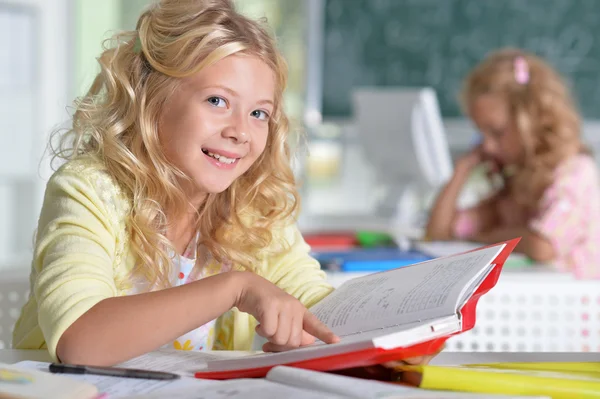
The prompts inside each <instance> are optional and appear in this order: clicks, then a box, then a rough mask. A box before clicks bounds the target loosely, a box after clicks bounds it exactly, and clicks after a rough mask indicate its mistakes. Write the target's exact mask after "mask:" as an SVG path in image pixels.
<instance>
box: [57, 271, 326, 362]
mask: <svg viewBox="0 0 600 399" xmlns="http://www.w3.org/2000/svg"><path fill="white" fill-rule="evenodd" d="M234 306H235V307H238V308H239V309H240V310H241V311H244V312H248V313H250V314H252V315H254V316H255V317H256V318H257V319H258V320H259V321H260V325H259V327H258V328H257V332H258V333H259V334H261V335H262V336H264V337H266V338H268V339H269V341H270V342H273V343H275V344H278V345H285V346H286V347H289V348H291V347H297V346H300V345H301V344H302V343H304V342H308V341H310V340H311V338H312V337H311V335H312V336H315V337H317V338H319V339H323V340H324V341H325V342H327V343H331V342H335V341H337V337H335V336H334V335H333V333H331V332H330V331H329V329H328V328H327V327H325V325H323V324H322V323H321V322H320V321H318V320H317V318H316V317H315V316H313V315H312V314H311V313H309V312H308V311H307V310H306V308H305V307H304V306H303V305H302V304H301V303H300V302H299V301H298V300H297V299H295V298H294V297H292V296H290V295H288V294H286V293H285V292H283V291H282V290H280V289H279V288H277V287H276V286H275V285H273V284H271V283H270V282H268V281H267V280H265V279H263V278H262V277H259V276H257V275H256V274H254V273H251V272H227V273H223V274H220V275H216V276H211V277H207V278H204V279H202V280H199V281H195V282H193V283H189V284H186V285H183V286H179V287H174V288H170V289H165V290H161V291H155V292H149V293H144V294H138V295H131V296H122V297H115V298H107V299H104V300H103V301H101V302H99V303H98V304H96V305H95V306H94V307H92V308H91V309H90V310H89V311H87V312H86V313H85V314H84V315H83V316H81V317H80V318H79V319H77V321H75V323H73V324H72V325H71V326H70V327H69V328H68V329H67V330H66V331H65V332H64V334H63V335H62V336H61V338H60V340H59V342H58V346H57V356H58V358H59V359H60V360H61V361H63V362H65V363H71V364H88V365H113V364H117V363H120V362H123V361H125V360H128V359H131V358H133V357H136V356H139V355H142V354H144V353H147V352H149V351H152V350H155V349H157V348H159V347H160V346H162V345H164V344H165V343H167V342H169V341H171V340H174V339H176V338H177V337H179V336H181V335H183V334H185V333H186V332H188V331H191V330H192V329H194V328H197V327H199V326H201V325H203V324H206V323H208V322H209V321H211V320H214V319H216V318H217V317H218V316H220V315H221V314H223V313H225V312H226V311H228V310H229V309H231V308H232V307H234ZM313 340H314V339H313Z"/></svg>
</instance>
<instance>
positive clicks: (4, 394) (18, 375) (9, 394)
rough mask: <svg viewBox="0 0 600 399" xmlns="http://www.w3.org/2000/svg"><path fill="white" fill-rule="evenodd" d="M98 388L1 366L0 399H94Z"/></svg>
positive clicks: (48, 374)
mask: <svg viewBox="0 0 600 399" xmlns="http://www.w3.org/2000/svg"><path fill="white" fill-rule="evenodd" d="M97 396H98V389H97V388H96V386H94V385H92V384H89V383H86V382H82V381H77V380H74V379H71V378H68V377H63V376H59V375H54V374H50V373H44V372H41V371H37V370H27V369H23V368H21V367H18V366H16V365H9V364H0V399H9V398H10V399H94V398H96V397H97Z"/></svg>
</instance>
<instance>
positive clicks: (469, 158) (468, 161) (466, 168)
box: [454, 145, 484, 176]
mask: <svg viewBox="0 0 600 399" xmlns="http://www.w3.org/2000/svg"><path fill="white" fill-rule="evenodd" d="M483 160H484V159H483V152H482V148H481V146H480V145H479V146H477V147H475V148H473V149H472V150H471V151H469V152H467V153H466V154H464V155H462V156H461V157H460V158H459V159H458V161H456V165H455V168H454V169H455V173H458V174H461V175H463V176H467V175H469V174H470V173H471V171H472V170H473V168H475V167H476V166H477V165H479V164H480V163H482V162H483Z"/></svg>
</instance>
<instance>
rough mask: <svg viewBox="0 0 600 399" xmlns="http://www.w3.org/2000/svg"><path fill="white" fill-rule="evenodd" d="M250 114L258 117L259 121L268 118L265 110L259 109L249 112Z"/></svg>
mask: <svg viewBox="0 0 600 399" xmlns="http://www.w3.org/2000/svg"><path fill="white" fill-rule="evenodd" d="M250 115H252V117H253V118H256V119H259V120H261V121H266V120H267V119H269V114H267V113H266V112H265V111H261V110H260V109H257V110H254V111H252V112H250Z"/></svg>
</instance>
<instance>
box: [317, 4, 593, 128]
mask: <svg viewBox="0 0 600 399" xmlns="http://www.w3.org/2000/svg"><path fill="white" fill-rule="evenodd" d="M324 2H325V3H324V4H325V18H324V19H325V22H324V23H325V26H324V37H323V45H324V49H323V52H324V54H323V56H324V59H323V61H324V62H323V114H324V116H325V117H348V116H350V115H351V113H352V109H351V93H352V89H353V88H354V87H359V86H410V87H415V86H431V87H433V88H435V89H436V91H437V93H438V99H439V102H440V107H441V109H442V114H443V115H444V116H445V117H456V116H459V115H460V110H459V107H458V104H457V101H456V98H457V95H458V90H459V88H460V86H461V83H462V80H463V79H464V77H465V76H466V74H467V73H468V71H469V70H470V68H472V67H473V66H474V65H475V64H476V63H477V62H478V61H480V60H481V59H482V58H483V57H484V56H485V55H486V54H487V53H489V52H490V51H491V50H494V49H497V48H500V47H504V46H514V47H520V48H524V49H527V50H530V51H533V52H535V53H536V54H538V55H541V56H543V57H545V58H546V59H547V60H548V61H549V62H550V63H551V64H552V65H554V66H555V67H556V68H557V69H558V70H559V71H560V72H561V73H562V74H563V75H564V76H565V77H566V78H567V79H568V81H569V83H570V84H571V86H572V88H573V92H574V95H575V99H576V100H577V102H578V104H579V108H580V109H581V111H582V112H583V114H584V116H585V117H587V118H600V0H324Z"/></svg>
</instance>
